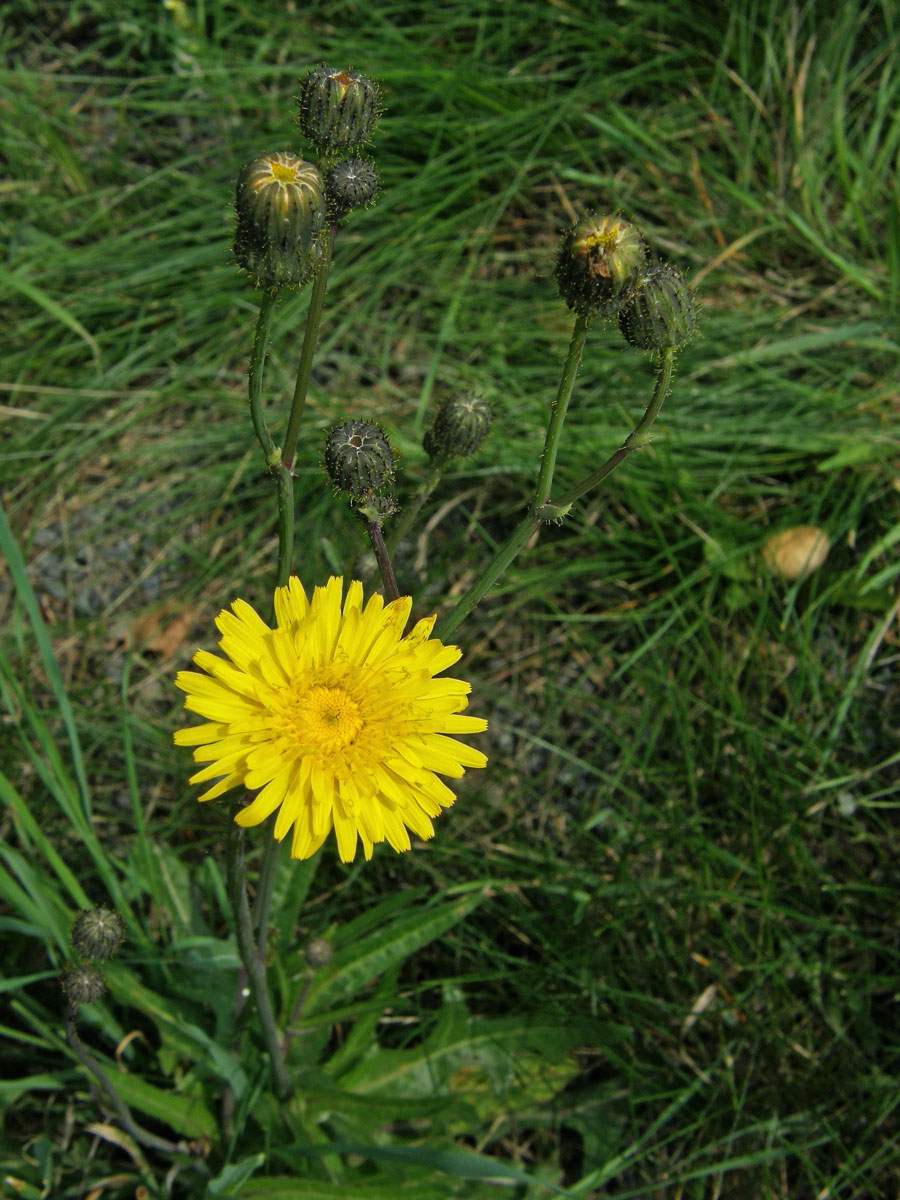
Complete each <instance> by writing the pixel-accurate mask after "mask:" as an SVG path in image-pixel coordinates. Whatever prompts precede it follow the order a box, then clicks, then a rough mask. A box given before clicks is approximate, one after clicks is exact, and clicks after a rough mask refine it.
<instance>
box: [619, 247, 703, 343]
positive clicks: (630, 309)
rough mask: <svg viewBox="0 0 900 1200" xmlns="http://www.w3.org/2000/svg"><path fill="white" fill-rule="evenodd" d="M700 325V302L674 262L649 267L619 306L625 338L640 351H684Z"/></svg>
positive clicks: (620, 324)
mask: <svg viewBox="0 0 900 1200" xmlns="http://www.w3.org/2000/svg"><path fill="white" fill-rule="evenodd" d="M696 328H697V301H696V300H695V299H694V293H693V292H692V291H691V289H690V288H689V287H688V285H687V282H686V280H685V278H684V276H683V275H682V273H681V272H680V271H679V270H678V269H677V268H676V267H673V266H672V265H671V263H658V264H656V265H655V266H652V267H649V268H648V269H647V270H646V271H645V272H644V274H643V275H642V276H641V277H640V279H639V280H638V282H637V286H636V287H635V289H634V293H633V295H632V296H631V298H630V299H629V300H628V301H626V303H625V304H624V305H623V306H622V308H621V309H619V329H620V330H621V331H622V337H624V339H625V341H626V342H627V343H628V344H629V346H634V347H635V349H636V350H680V349H681V348H682V346H684V345H685V344H686V343H687V342H688V341H689V340H690V338H691V336H692V334H693V333H694V331H695V330H696Z"/></svg>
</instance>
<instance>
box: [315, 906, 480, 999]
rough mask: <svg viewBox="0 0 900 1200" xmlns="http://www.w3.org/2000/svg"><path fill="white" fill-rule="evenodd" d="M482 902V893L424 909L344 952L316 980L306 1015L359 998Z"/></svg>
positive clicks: (345, 949) (394, 922)
mask: <svg viewBox="0 0 900 1200" xmlns="http://www.w3.org/2000/svg"><path fill="white" fill-rule="evenodd" d="M480 900H481V895H480V893H473V894H470V895H467V896H461V897H460V898H459V899H458V900H454V901H452V902H451V903H449V904H442V905H435V906H433V907H427V908H424V909H421V910H419V911H418V912H414V913H411V914H410V915H409V916H407V917H403V918H400V919H399V920H396V921H393V922H391V923H390V924H389V925H387V926H386V927H385V928H383V929H380V930H378V932H376V933H373V934H371V935H370V936H368V937H367V938H366V940H365V941H364V942H356V943H354V944H353V945H351V946H347V947H345V948H344V949H342V950H340V951H339V952H338V953H337V954H336V955H335V957H334V962H333V963H332V964H331V966H330V967H329V968H328V969H327V970H324V971H321V972H319V973H318V974H317V976H316V978H315V979H314V980H313V983H312V986H311V987H310V990H309V995H308V997H307V1001H306V1012H307V1013H308V1014H311V1013H316V1012H322V1011H323V1010H325V1009H326V1008H327V1007H328V1006H329V1005H330V1004H333V1003H335V1002H336V1001H337V1000H340V999H342V998H343V997H344V996H348V995H351V996H353V995H356V994H357V993H358V992H359V991H360V989H361V988H363V987H365V986H366V984H368V983H370V982H371V981H372V980H373V979H377V978H378V976H379V975H381V974H383V973H384V972H385V971H387V970H388V969H389V968H390V967H392V966H394V965H396V964H397V963H401V962H403V961H404V960H405V959H407V958H409V956H410V955H411V954H413V953H414V952H415V951H416V950H419V949H420V948H421V947H422V946H426V945H427V944H428V943H429V942H432V941H434V939H435V938H438V937H440V936H441V935H442V934H444V933H446V932H447V930H448V929H452V928H453V926H454V925H457V924H458V923H459V922H460V921H462V920H463V919H464V918H465V917H467V916H468V914H469V913H470V912H471V911H472V910H473V909H474V908H476V907H477V905H478V904H479V902H480Z"/></svg>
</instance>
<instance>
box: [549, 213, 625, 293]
mask: <svg viewBox="0 0 900 1200" xmlns="http://www.w3.org/2000/svg"><path fill="white" fill-rule="evenodd" d="M645 256H646V249H645V247H644V239H643V238H642V237H641V235H640V233H639V232H638V231H637V229H636V228H635V227H634V225H631V224H629V222H628V221H623V220H622V219H621V217H609V216H607V217H598V216H596V215H595V214H594V213H588V214H587V216H584V217H582V218H581V220H580V221H578V222H577V223H576V224H575V225H573V226H572V228H571V229H568V230H566V232H565V233H564V234H563V239H562V244H561V246H560V249H559V254H558V255H557V259H556V268H555V275H556V282H557V283H558V284H559V294H560V295H561V296H562V298H563V300H565V302H566V304H568V306H569V308H571V309H573V310H574V311H575V312H577V313H579V314H581V315H582V316H586V317H596V316H611V315H612V314H613V313H615V312H616V311H617V309H618V308H619V306H620V305H621V304H622V303H623V301H625V300H627V299H628V297H629V296H630V295H631V292H632V289H633V288H634V285H635V283H636V282H637V280H638V277H639V276H640V273H641V270H642V269H643V266H644V258H645Z"/></svg>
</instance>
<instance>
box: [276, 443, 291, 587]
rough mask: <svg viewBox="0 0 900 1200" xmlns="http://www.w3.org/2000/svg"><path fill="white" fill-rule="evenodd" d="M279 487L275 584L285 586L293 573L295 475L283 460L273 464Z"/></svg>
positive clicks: (277, 486)
mask: <svg viewBox="0 0 900 1200" xmlns="http://www.w3.org/2000/svg"><path fill="white" fill-rule="evenodd" d="M272 473H273V474H274V476H275V486H276V488H277V489H278V567H277V570H276V573H275V586H276V587H284V585H285V584H286V583H287V581H288V577H289V576H290V573H291V558H292V555H293V551H294V477H293V476H292V475H291V473H290V471H289V470H288V469H287V467H286V466H285V465H284V463H283V462H278V463H276V464H273V466H272Z"/></svg>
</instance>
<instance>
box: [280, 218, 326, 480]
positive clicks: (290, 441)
mask: <svg viewBox="0 0 900 1200" xmlns="http://www.w3.org/2000/svg"><path fill="white" fill-rule="evenodd" d="M336 232H337V222H336V221H335V222H333V223H332V226H331V231H330V233H329V235H328V238H327V241H326V243H325V257H324V258H323V259H322V263H321V265H320V267H319V270H318V273H317V274H316V282H315V283H314V284H313V291H312V296H311V297H310V301H309V312H308V313H307V315H306V333H305V334H304V337H303V348H302V349H301V351H300V362H299V363H298V365H297V382H296V383H295V384H294V398H293V400H292V401H291V414H290V416H289V417H288V425H287V432H286V433H285V435H284V447H283V449H282V452H281V459H282V462H283V463H284V465H285V468H286V469H287V470H288V471H290V469H291V466H292V464H293V462H294V454H295V452H296V450H297V437H298V435H299V433H300V422H301V421H302V420H303V409H304V408H305V406H306V393H307V392H308V391H309V376H310V372H311V371H312V363H313V357H314V355H315V353H316V338H317V337H318V334H319V321H320V319H321V316H322V307H323V305H324V304H325V289H326V288H327V286H328V271H329V268H330V267H331V255H332V252H333V251H334V235H335V234H336Z"/></svg>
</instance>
